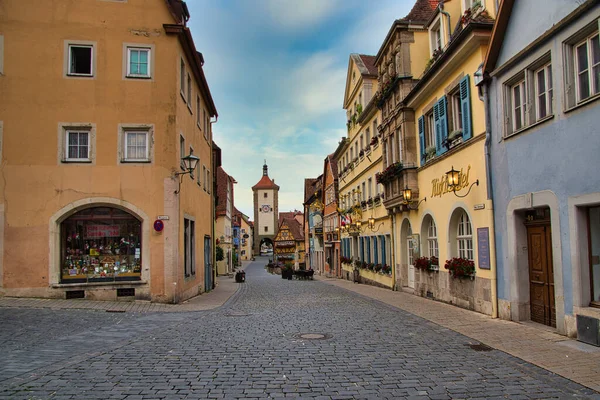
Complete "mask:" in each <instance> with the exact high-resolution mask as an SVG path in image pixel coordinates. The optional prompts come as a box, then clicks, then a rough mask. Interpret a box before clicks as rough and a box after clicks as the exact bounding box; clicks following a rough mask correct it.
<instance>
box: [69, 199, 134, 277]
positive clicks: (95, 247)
mask: <svg viewBox="0 0 600 400" xmlns="http://www.w3.org/2000/svg"><path fill="white" fill-rule="evenodd" d="M84 211H86V212H85V213H83V212H82V213H78V214H75V215H73V216H72V217H70V218H68V219H67V220H66V221H65V222H63V223H62V225H61V229H62V238H63V240H62V246H61V247H62V249H61V250H62V253H63V265H62V273H61V275H62V281H63V282H64V283H74V282H102V281H119V280H139V279H140V278H141V262H142V260H141V223H140V222H139V221H138V220H137V219H135V218H134V217H133V216H131V215H129V214H127V213H125V212H124V211H121V210H118V209H110V208H104V207H98V208H94V209H89V210H84ZM98 214H101V215H102V216H106V217H107V218H98ZM107 214H108V215H107ZM111 217H112V218H111Z"/></svg>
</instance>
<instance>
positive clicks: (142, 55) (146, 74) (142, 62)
mask: <svg viewBox="0 0 600 400" xmlns="http://www.w3.org/2000/svg"><path fill="white" fill-rule="evenodd" d="M127 76H128V77H130V78H150V49H148V48H141V47H128V48H127Z"/></svg>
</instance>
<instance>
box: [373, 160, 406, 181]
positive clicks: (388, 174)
mask: <svg viewBox="0 0 600 400" xmlns="http://www.w3.org/2000/svg"><path fill="white" fill-rule="evenodd" d="M403 168H404V167H403V165H402V163H401V162H397V163H394V164H392V165H390V166H389V167H387V168H386V169H384V170H383V171H382V172H380V173H377V174H375V180H376V181H377V183H381V184H385V183H387V182H389V181H391V180H392V179H393V178H395V177H396V176H398V175H400V173H401V172H402V169H403Z"/></svg>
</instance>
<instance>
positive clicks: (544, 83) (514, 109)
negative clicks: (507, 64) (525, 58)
mask: <svg viewBox="0 0 600 400" xmlns="http://www.w3.org/2000/svg"><path fill="white" fill-rule="evenodd" d="M553 102H554V91H553V83H552V64H551V63H550V54H549V53H548V54H546V55H545V56H543V57H542V58H540V59H539V60H537V61H535V62H534V63H532V64H531V65H529V66H528V67H527V68H525V69H524V70H522V71H520V72H519V73H518V74H516V75H515V76H513V77H512V78H511V79H509V80H508V81H507V82H506V83H505V105H504V106H505V116H506V125H505V135H510V134H512V133H515V132H518V131H519V130H521V129H524V128H527V127H528V126H531V125H532V124H535V123H536V122H538V121H541V120H543V119H545V118H548V117H549V116H551V115H553V111H554V107H553Z"/></svg>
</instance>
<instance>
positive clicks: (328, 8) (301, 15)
mask: <svg viewBox="0 0 600 400" xmlns="http://www.w3.org/2000/svg"><path fill="white" fill-rule="evenodd" d="M339 6H340V2H339V1H336V0H302V1H300V2H299V1H297V0H267V1H266V4H265V8H266V12H267V13H268V14H269V15H270V17H271V18H272V20H273V22H274V23H275V24H276V25H279V26H280V27H281V28H283V29H285V30H298V29H302V30H308V29H310V28H312V27H313V26H315V25H317V24H319V23H321V22H323V21H324V20H325V19H326V18H327V17H329V16H330V15H332V14H333V13H335V12H337V11H338V10H339Z"/></svg>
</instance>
